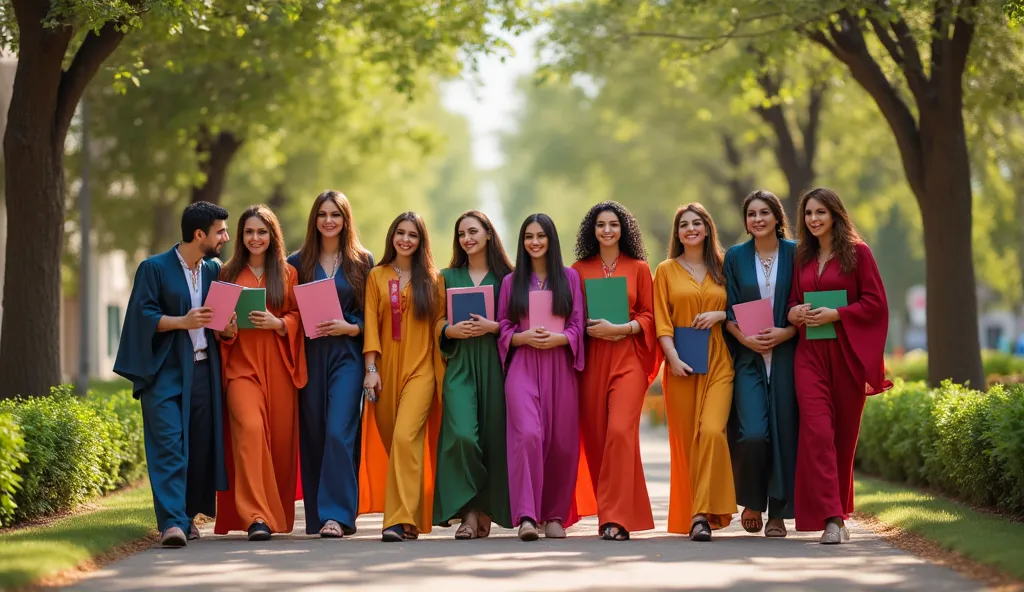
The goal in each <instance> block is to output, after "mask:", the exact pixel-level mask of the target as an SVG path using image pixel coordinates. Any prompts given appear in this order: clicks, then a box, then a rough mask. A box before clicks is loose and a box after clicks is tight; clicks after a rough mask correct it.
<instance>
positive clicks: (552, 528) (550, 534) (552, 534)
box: [544, 520, 565, 539]
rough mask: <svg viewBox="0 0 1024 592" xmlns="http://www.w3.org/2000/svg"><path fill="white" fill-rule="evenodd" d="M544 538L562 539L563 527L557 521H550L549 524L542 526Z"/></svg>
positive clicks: (563, 536) (563, 535)
mask: <svg viewBox="0 0 1024 592" xmlns="http://www.w3.org/2000/svg"><path fill="white" fill-rule="evenodd" d="M544 538H548V539H564V538H565V527H564V526H562V523H561V522H559V521H557V520H552V521H551V522H548V523H546V524H544Z"/></svg>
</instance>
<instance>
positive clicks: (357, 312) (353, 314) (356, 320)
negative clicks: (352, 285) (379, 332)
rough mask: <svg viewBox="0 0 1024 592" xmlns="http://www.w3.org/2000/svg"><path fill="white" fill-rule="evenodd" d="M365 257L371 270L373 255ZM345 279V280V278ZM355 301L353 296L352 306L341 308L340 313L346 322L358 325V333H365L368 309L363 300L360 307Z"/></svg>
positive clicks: (364, 291) (368, 279)
mask: <svg viewBox="0 0 1024 592" xmlns="http://www.w3.org/2000/svg"><path fill="white" fill-rule="evenodd" d="M367 257H368V258H369V269H371V270H372V269H373V255H370V254H367ZM367 275H369V274H367ZM346 280H347V278H346ZM366 283H367V285H369V283H370V278H369V277H367V278H366ZM363 293H364V295H365V293H366V290H365V289H364V290H363ZM357 302H358V301H357V300H356V299H355V298H353V299H352V303H353V306H352V308H351V310H345V309H342V311H341V314H342V316H343V317H345V322H346V323H348V324H350V325H355V326H357V327H359V332H360V333H365V332H366V322H365V320H364V319H365V316H366V311H367V310H368V308H367V306H366V303H365V302H364V303H363V306H362V308H360V307H359V305H358V304H356V303H357Z"/></svg>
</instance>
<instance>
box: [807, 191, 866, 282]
mask: <svg viewBox="0 0 1024 592" xmlns="http://www.w3.org/2000/svg"><path fill="white" fill-rule="evenodd" d="M811 199H816V200H818V201H820V202H821V204H822V205H824V206H825V208H826V209H827V210H828V212H829V213H830V214H832V253H833V254H834V255H835V258H836V259H838V260H839V267H840V269H842V270H843V273H850V272H851V271H853V270H854V269H855V268H856V267H857V249H856V245H857V243H860V242H863V239H861V237H860V233H858V232H857V229H856V228H855V227H854V225H853V222H852V221H851V220H850V215H849V214H848V213H846V206H844V205H843V200H841V199H839V195H837V194H836V192H835V191H832V190H831V189H826V188H825V187H816V188H814V189H811V190H810V191H808V192H806V193H804V194H803V197H801V198H800V215H801V216H802V218H801V222H800V244H799V245H797V248H796V257H797V261H799V262H800V264H801V265H803V264H805V263H807V262H808V261H812V260H813V259H814V258H816V257H817V256H818V248H819V246H820V245H819V244H818V238H817V237H816V236H814V235H813V234H811V232H810V231H809V230H807V220H806V218H807V202H808V201H810V200H811Z"/></svg>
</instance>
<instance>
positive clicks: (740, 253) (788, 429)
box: [724, 190, 799, 537]
mask: <svg viewBox="0 0 1024 592" xmlns="http://www.w3.org/2000/svg"><path fill="white" fill-rule="evenodd" d="M741 211H742V212H743V218H744V220H745V224H746V229H747V234H749V235H750V237H751V238H750V240H748V241H747V242H745V243H743V244H740V245H736V246H734V247H732V248H730V249H729V250H728V251H726V253H725V266H724V267H725V287H726V291H727V292H728V297H729V304H728V309H727V310H726V313H727V315H728V321H726V324H725V329H726V331H727V332H728V334H727V335H726V341H727V342H728V343H729V349H730V351H731V352H732V356H733V363H734V366H733V367H734V369H735V371H736V378H735V380H734V382H733V399H732V402H733V408H732V416H731V417H730V421H729V436H730V442H729V444H730V446H729V449H730V451H731V452H732V462H733V476H734V478H735V482H736V501H737V502H738V503H739V504H740V505H741V506H743V513H742V514H741V515H740V520H741V522H742V524H743V529H744V530H746V531H747V532H750V533H757V532H760V531H761V528H762V526H764V535H765V536H766V537H784V536H786V534H787V533H786V523H785V522H784V520H785V519H786V518H793V481H794V478H795V474H796V443H797V430H798V427H799V414H798V412H797V405H796V390H795V388H796V386H795V384H794V382H793V355H794V353H795V352H796V340H795V339H794V337H796V333H797V331H796V327H793V326H792V325H791V324H790V323H789V321H788V320H787V319H786V314H787V312H788V310H789V309H788V305H789V291H790V288H791V287H792V286H793V261H794V258H795V256H796V243H795V242H794V241H792V240H789V225H788V220H787V219H786V212H785V210H784V209H783V207H782V202H781V201H780V200H779V198H778V197H776V196H775V194H774V193H771V192H770V191H764V190H758V191H754V192H753V193H751V194H750V195H748V196H747V197H746V199H744V200H743V206H742V208H741ZM764 299H767V300H768V301H769V304H770V307H771V310H772V316H771V320H772V326H771V327H768V328H764V329H762V330H760V331H758V332H756V333H754V332H751V334H750V335H747V334H744V333H743V331H742V330H741V329H740V326H739V324H737V322H736V314H735V311H734V308H733V307H735V306H737V305H740V304H744V303H747V302H754V301H758V300H764ZM748 330H750V329H749V328H748ZM766 510H767V512H768V524H767V525H766V526H765V525H764V523H763V522H762V516H761V515H762V513H763V512H765V511H766Z"/></svg>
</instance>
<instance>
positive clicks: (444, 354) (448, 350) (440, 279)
mask: <svg viewBox="0 0 1024 592" xmlns="http://www.w3.org/2000/svg"><path fill="white" fill-rule="evenodd" d="M447 296H448V295H447V288H446V286H445V282H444V274H443V273H439V274H437V298H438V300H437V301H438V303H440V306H439V309H440V318H438V319H437V322H436V323H434V339H436V340H437V347H438V349H439V350H440V352H441V359H444V360H447V359H448V358H450V357H452V356H454V355H455V350H456V346H457V345H458V340H457V339H450V338H449V337H448V336H446V335H445V334H444V332H445V329H447V328H448V297H447Z"/></svg>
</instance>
